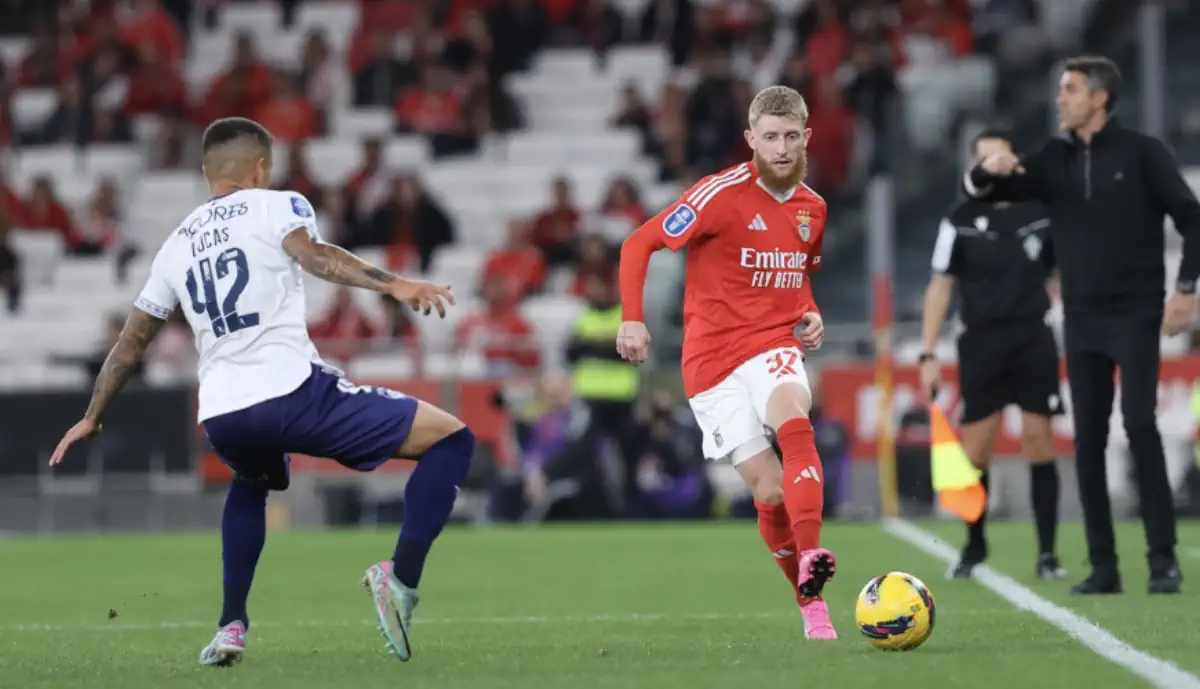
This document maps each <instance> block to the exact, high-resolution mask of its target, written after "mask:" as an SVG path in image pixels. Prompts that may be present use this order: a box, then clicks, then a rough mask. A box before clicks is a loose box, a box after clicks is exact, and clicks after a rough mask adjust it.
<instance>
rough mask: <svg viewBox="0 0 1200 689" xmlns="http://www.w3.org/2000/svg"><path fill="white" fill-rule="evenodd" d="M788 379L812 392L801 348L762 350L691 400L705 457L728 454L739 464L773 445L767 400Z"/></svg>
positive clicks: (789, 381) (719, 457)
mask: <svg viewBox="0 0 1200 689" xmlns="http://www.w3.org/2000/svg"><path fill="white" fill-rule="evenodd" d="M784 383H798V384H800V385H802V386H804V389H805V390H807V391H808V392H809V395H810V397H811V395H812V388H811V387H809V384H808V373H806V372H805V370H804V355H803V354H802V353H801V352H800V348H799V347H780V348H778V349H772V350H770V351H768V352H764V353H762V354H759V355H758V356H756V357H754V358H753V359H750V360H749V361H747V362H746V363H744V364H742V365H741V366H738V367H737V369H735V370H734V372H733V373H731V374H730V375H729V377H728V378H726V379H725V380H722V381H721V382H720V383H717V385H716V386H715V387H712V388H710V389H708V390H705V391H704V392H701V393H700V394H698V395H696V396H694V397H692V398H691V399H689V400H688V404H689V405H691V407H692V413H693V414H695V415H696V423H697V425H699V426H700V430H701V431H703V432H704V446H703V450H704V456H705V457H706V458H708V459H724V458H725V457H729V458H730V460H731V461H732V462H733V463H734V464H735V465H736V464H740V463H741V462H744V461H746V460H747V459H750V458H751V457H753V456H754V455H756V454H758V453H760V452H762V451H763V450H766V449H768V448H770V447H771V441H770V440H769V439H768V435H767V434H768V432H769V431H768V430H767V425H766V420H767V400H768V399H770V397H771V393H772V392H774V391H775V388H777V387H779V386H780V385H783V384H784Z"/></svg>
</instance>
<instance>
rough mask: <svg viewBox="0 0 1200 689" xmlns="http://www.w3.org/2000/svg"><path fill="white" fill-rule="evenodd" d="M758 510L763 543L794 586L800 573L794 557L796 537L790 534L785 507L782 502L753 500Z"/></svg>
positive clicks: (797, 561) (790, 526)
mask: <svg viewBox="0 0 1200 689" xmlns="http://www.w3.org/2000/svg"><path fill="white" fill-rule="evenodd" d="M754 507H755V509H757V510H758V532H759V533H760V534H762V539H763V543H766V544H767V550H769V551H771V555H772V556H774V557H775V564H776V565H779V569H780V571H782V572H783V576H785V577H787V580H788V581H789V582H791V584H792V588H793V589H795V588H796V580H797V578H798V576H799V573H800V561H799V560H798V559H797V557H796V539H795V537H793V536H792V522H791V520H790V519H788V513H787V507H786V506H784V504H783V503H779V504H777V505H769V504H767V503H765V502H759V501H757V500H755V501H754Z"/></svg>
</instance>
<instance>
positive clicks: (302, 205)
mask: <svg viewBox="0 0 1200 689" xmlns="http://www.w3.org/2000/svg"><path fill="white" fill-rule="evenodd" d="M292 212H293V213H295V214H296V215H298V216H300V217H301V218H311V217H313V210H312V206H310V205H308V201H306V200H304V198H303V197H300V196H293V197H292Z"/></svg>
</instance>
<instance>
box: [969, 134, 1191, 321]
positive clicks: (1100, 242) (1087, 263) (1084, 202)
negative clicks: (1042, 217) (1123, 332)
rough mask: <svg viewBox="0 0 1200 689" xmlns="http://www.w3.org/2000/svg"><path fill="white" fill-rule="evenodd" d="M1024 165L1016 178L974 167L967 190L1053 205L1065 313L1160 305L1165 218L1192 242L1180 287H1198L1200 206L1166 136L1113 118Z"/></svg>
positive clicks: (1186, 246) (1060, 140)
mask: <svg viewBox="0 0 1200 689" xmlns="http://www.w3.org/2000/svg"><path fill="white" fill-rule="evenodd" d="M1021 165H1022V167H1023V168H1024V170H1025V171H1024V173H1022V174H1016V173H1015V174H1013V175H1011V176H1009V177H996V176H993V175H990V174H988V173H987V172H985V171H984V170H983V169H982V168H980V167H979V166H975V167H974V168H973V169H971V171H970V172H968V173H967V175H966V178H965V179H964V188H965V190H966V192H967V194H969V195H970V196H972V197H974V198H977V199H983V200H987V201H1032V200H1038V201H1041V202H1042V203H1043V204H1045V206H1046V209H1047V210H1048V212H1049V214H1050V231H1051V236H1052V237H1053V241H1054V245H1055V249H1056V251H1055V254H1056V258H1057V260H1058V266H1059V273H1060V275H1061V278H1062V297H1063V309H1064V311H1065V312H1066V313H1096V312H1104V313H1111V312H1112V311H1113V310H1124V309H1130V310H1139V311H1146V310H1156V311H1159V312H1161V311H1162V308H1163V301H1164V299H1165V296H1166V295H1165V289H1164V288H1165V282H1166V271H1165V268H1164V266H1163V262H1164V261H1163V251H1164V248H1165V247H1164V244H1165V240H1164V237H1163V222H1164V219H1165V217H1166V216H1167V215H1169V216H1171V218H1172V219H1173V220H1174V221H1175V229H1176V230H1177V231H1178V232H1179V233H1180V234H1181V235H1182V236H1183V240H1184V241H1183V260H1182V261H1181V262H1180V266H1179V282H1178V289H1179V291H1182V292H1192V291H1194V290H1195V284H1196V279H1197V277H1200V203H1197V201H1196V196H1195V194H1193V193H1192V190H1191V188H1189V187H1188V185H1187V182H1186V181H1184V179H1183V175H1182V174H1180V172H1179V168H1178V166H1176V164H1175V160H1174V158H1173V156H1172V155H1171V153H1170V152H1169V151H1167V148H1166V146H1164V145H1163V143H1162V142H1161V141H1159V140H1158V139H1156V138H1154V137H1152V136H1148V135H1146V134H1142V133H1141V132H1138V131H1134V130H1132V129H1127V128H1125V127H1123V126H1121V125H1120V124H1119V123H1118V122H1117V121H1116V120H1110V121H1109V122H1108V124H1107V125H1105V127H1104V129H1102V130H1100V131H1099V132H1097V133H1096V135H1095V136H1094V137H1092V141H1091V143H1090V144H1088V143H1084V142H1083V141H1082V140H1080V139H1079V138H1078V137H1076V136H1074V135H1070V136H1060V137H1055V138H1053V139H1051V140H1050V141H1049V142H1047V143H1046V145H1045V146H1043V147H1042V149H1041V150H1040V151H1038V152H1037V153H1035V154H1033V155H1032V156H1028V157H1024V158H1022V159H1021Z"/></svg>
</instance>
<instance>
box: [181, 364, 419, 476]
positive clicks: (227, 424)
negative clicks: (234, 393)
mask: <svg viewBox="0 0 1200 689" xmlns="http://www.w3.org/2000/svg"><path fill="white" fill-rule="evenodd" d="M416 414H417V400H416V398H414V397H409V396H407V395H405V394H402V393H399V392H396V391H394V390H388V389H387V388H380V387H374V386H370V385H361V386H360V385H355V384H353V383H351V382H350V381H348V380H346V379H345V378H342V377H340V376H339V375H338V374H337V372H336V371H332V370H331V369H327V368H325V367H322V366H317V365H313V372H312V375H311V376H309V377H308V380H306V381H304V383H303V384H301V385H300V387H298V388H296V390H295V391H293V392H292V393H290V394H288V395H285V396H283V397H277V398H275V399H271V400H267V401H265V402H259V403H258V404H256V405H254V406H252V407H248V408H246V409H239V410H238V411H234V412H229V413H228V414H222V415H220V416H214V417H213V418H211V419H208V420H207V421H205V422H204V432H205V434H206V435H208V441H209V442H210V443H212V446H213V449H214V450H216V452H217V454H218V455H219V456H220V457H221V461H223V462H225V464H226V465H228V466H229V468H230V469H233V471H234V473H235V474H236V475H237V477H238V479H240V480H243V481H251V482H255V483H262V484H265V485H266V486H267V487H268V488H270V489H271V490H285V489H286V488H287V487H288V484H289V483H290V482H291V475H290V473H289V471H288V464H289V462H290V458H289V457H288V453H289V452H296V453H299V454H304V455H311V456H313V457H321V458H324V459H331V460H334V461H336V462H337V463H339V464H341V465H343V466H346V467H349V468H351V469H355V470H357V471H371V470H372V469H375V468H376V467H378V466H379V465H381V464H383V463H384V462H386V461H388V460H389V459H391V458H392V457H394V456H395V455H396V453H397V452H399V450H400V447H401V446H402V445H403V444H404V441H405V440H406V439H407V438H408V434H409V431H410V430H412V424H413V418H414V417H415V416H416Z"/></svg>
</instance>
